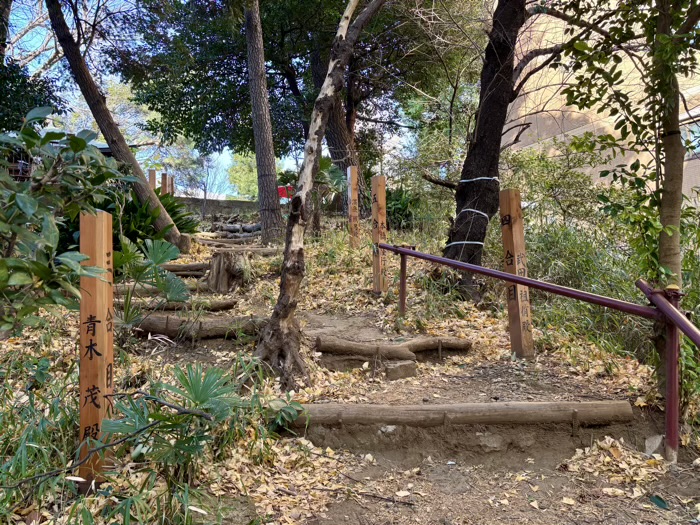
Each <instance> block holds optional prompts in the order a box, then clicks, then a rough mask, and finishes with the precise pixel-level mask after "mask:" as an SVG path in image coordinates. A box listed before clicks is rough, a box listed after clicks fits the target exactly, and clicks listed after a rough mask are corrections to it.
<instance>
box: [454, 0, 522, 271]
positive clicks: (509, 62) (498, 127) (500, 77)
mask: <svg viewBox="0 0 700 525" xmlns="http://www.w3.org/2000/svg"><path fill="white" fill-rule="evenodd" d="M524 23H525V1H524V0H499V2H498V6H497V7H496V11H495V12H494V14H493V25H492V29H491V32H490V33H489V42H488V44H487V46H486V53H485V57H484V65H483V67H482V70H481V93H480V96H479V108H478V110H477V118H476V126H475V129H474V138H473V142H472V143H471V145H470V147H469V151H468V153H467V158H466V159H465V161H464V165H463V167H462V177H461V180H460V182H459V184H458V185H457V191H456V192H455V200H456V204H457V206H456V210H455V213H456V216H455V220H454V223H453V224H452V227H451V228H450V232H449V235H448V238H447V245H446V246H445V250H444V255H445V257H449V258H450V259H455V260H457V261H462V262H467V263H472V264H481V254H482V251H483V247H484V239H485V238H486V230H487V228H488V224H489V220H490V219H491V217H493V216H494V215H495V214H496V213H497V212H498V193H499V171H498V163H499V160H500V156H501V136H502V134H503V126H504V125H505V122H506V117H507V114H508V106H509V105H510V103H511V102H512V101H513V98H514V91H513V66H514V58H515V57H514V49H515V45H516V42H517V38H518V33H519V31H520V29H521V28H522V26H523V24H524Z"/></svg>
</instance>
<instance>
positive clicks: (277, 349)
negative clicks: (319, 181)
mask: <svg viewBox="0 0 700 525" xmlns="http://www.w3.org/2000/svg"><path fill="white" fill-rule="evenodd" d="M385 2H386V0H372V1H371V2H370V3H369V4H368V5H367V7H366V8H365V9H364V10H363V11H362V13H360V15H358V17H357V19H356V20H355V21H354V22H353V24H352V25H350V19H351V18H352V15H353V13H354V11H355V9H356V8H357V4H358V3H359V0H349V1H348V5H347V7H346V8H345V12H344V13H343V17H342V18H341V20H340V23H339V24H338V32H337V33H336V37H335V40H334V41H333V48H332V50H331V57H330V64H329V66H328V74H327V75H326V78H325V80H324V82H323V86H322V87H321V91H320V93H319V94H318V97H317V98H316V102H315V103H314V109H313V112H312V114H311V119H310V122H311V125H310V128H309V135H308V137H307V139H306V145H305V147H304V161H303V163H302V166H301V172H300V174H299V187H298V190H297V193H296V195H294V197H293V198H292V202H291V207H290V212H289V220H288V221H287V237H286V242H285V248H284V261H283V264H282V277H281V279H280V293H279V296H278V298H277V304H276V305H275V309H274V310H273V312H272V316H271V318H270V322H269V323H268V324H267V326H266V327H265V329H264V330H263V333H262V334H261V336H260V342H259V343H258V347H257V349H256V351H255V355H256V356H257V357H258V358H260V359H262V360H263V361H265V362H267V363H268V364H269V365H270V366H271V368H272V369H273V370H274V371H275V372H276V373H278V374H279V375H280V376H281V385H282V387H283V388H285V389H291V388H293V387H294V384H295V380H294V376H295V375H296V374H297V373H300V374H301V375H303V376H304V377H305V378H307V379H308V373H307V370H306V365H305V364H304V360H303V359H302V357H301V355H300V353H299V340H300V332H299V324H298V323H297V320H296V318H295V315H294V314H295V312H296V307H297V303H298V301H299V295H300V293H301V282H302V279H303V278H304V270H305V265H304V232H305V231H306V225H307V221H308V219H309V217H308V211H309V210H308V206H307V198H308V197H309V195H310V192H311V190H312V189H313V181H314V177H315V171H317V170H318V163H317V162H316V158H317V157H318V156H319V155H320V154H321V143H322V141H323V135H324V133H325V131H326V124H327V122H328V115H329V112H330V109H331V106H332V105H333V103H334V98H335V94H336V93H338V92H339V91H340V90H341V89H342V87H343V74H344V72H345V67H346V66H347V63H348V60H349V58H350V54H351V53H352V48H353V46H354V45H355V42H356V41H357V38H358V37H359V34H360V32H361V31H362V29H363V28H364V27H365V25H366V24H367V22H369V20H370V19H371V18H372V17H373V16H374V14H375V13H376V12H377V11H378V10H379V8H380V7H381V6H382V5H383V4H384V3H385Z"/></svg>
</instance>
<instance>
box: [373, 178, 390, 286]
mask: <svg viewBox="0 0 700 525" xmlns="http://www.w3.org/2000/svg"><path fill="white" fill-rule="evenodd" d="M380 242H386V177H385V176H384V175H375V176H374V177H372V243H374V248H373V250H372V276H373V280H374V288H373V289H374V293H377V294H379V293H385V292H386V291H387V288H388V282H387V278H386V252H385V251H384V250H380V249H379V248H378V247H377V243H380Z"/></svg>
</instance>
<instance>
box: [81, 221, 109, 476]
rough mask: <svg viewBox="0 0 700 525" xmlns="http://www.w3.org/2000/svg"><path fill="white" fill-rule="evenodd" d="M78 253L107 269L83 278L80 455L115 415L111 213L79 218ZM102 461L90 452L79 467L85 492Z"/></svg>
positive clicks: (91, 262)
mask: <svg viewBox="0 0 700 525" xmlns="http://www.w3.org/2000/svg"><path fill="white" fill-rule="evenodd" d="M80 252H81V253H82V254H83V255H86V256H87V257H89V259H87V260H86V261H83V264H84V265H86V266H97V267H99V268H103V269H104V270H105V272H106V273H104V274H103V275H102V276H101V277H100V278H95V277H82V278H81V279H80V289H81V292H82V293H81V301H80V441H81V445H80V459H81V460H82V459H85V457H86V456H87V455H88V450H89V449H91V448H94V443H91V442H90V439H99V438H100V437H101V429H102V420H103V419H104V418H105V417H107V416H108V415H110V414H111V405H112V398H111V394H112V393H113V390H114V387H113V382H114V381H113V374H114V350H113V345H114V332H113V330H114V305H113V302H114V301H113V293H114V292H113V289H112V283H113V274H112V216H111V215H110V214H109V213H105V212H103V211H99V212H97V215H90V214H81V216H80ZM102 468H103V465H102V459H101V458H100V455H99V454H92V455H91V456H90V457H89V458H88V459H87V461H86V462H85V463H84V464H82V465H81V466H80V470H79V475H80V477H82V478H83V479H85V480H86V484H85V485H86V487H83V489H84V490H89V487H90V485H91V484H92V482H93V481H95V480H98V479H99V477H100V473H101V472H102Z"/></svg>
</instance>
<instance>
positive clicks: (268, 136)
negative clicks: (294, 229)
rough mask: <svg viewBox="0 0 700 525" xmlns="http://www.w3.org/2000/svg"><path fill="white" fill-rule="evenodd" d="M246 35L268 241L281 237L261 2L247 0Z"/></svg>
mask: <svg viewBox="0 0 700 525" xmlns="http://www.w3.org/2000/svg"><path fill="white" fill-rule="evenodd" d="M245 37H246V45H247V47H248V79H249V83H250V102H251V106H252V109H253V112H252V118H253V137H254V139H255V163H256V165H257V168H258V203H259V210H260V223H261V224H262V242H263V244H268V243H271V242H277V241H279V240H281V237H282V231H283V224H282V211H281V209H280V199H279V194H278V193H277V166H276V164H275V148H274V146H273V142H272V121H271V119H270V101H269V100H268V98H267V73H266V72H265V51H264V49H263V35H262V26H261V23H260V5H259V4H258V0H249V1H248V2H247V5H246V9H245Z"/></svg>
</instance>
